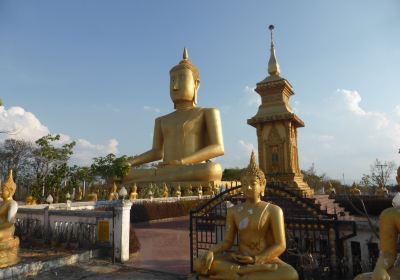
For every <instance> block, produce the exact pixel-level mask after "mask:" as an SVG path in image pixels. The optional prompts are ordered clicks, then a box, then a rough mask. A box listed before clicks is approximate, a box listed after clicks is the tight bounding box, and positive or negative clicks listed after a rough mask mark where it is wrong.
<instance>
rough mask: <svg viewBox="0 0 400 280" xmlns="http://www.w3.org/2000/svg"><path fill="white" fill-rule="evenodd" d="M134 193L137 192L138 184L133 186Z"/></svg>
mask: <svg viewBox="0 0 400 280" xmlns="http://www.w3.org/2000/svg"><path fill="white" fill-rule="evenodd" d="M132 192H133V193H135V192H137V186H136V183H135V184H133V186H132Z"/></svg>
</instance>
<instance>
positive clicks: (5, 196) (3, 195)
mask: <svg viewBox="0 0 400 280" xmlns="http://www.w3.org/2000/svg"><path fill="white" fill-rule="evenodd" d="M1 198H2V199H3V200H6V199H8V198H10V191H9V190H8V189H7V188H3V189H2V191H1Z"/></svg>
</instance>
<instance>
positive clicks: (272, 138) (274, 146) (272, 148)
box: [263, 125, 285, 173]
mask: <svg viewBox="0 0 400 280" xmlns="http://www.w3.org/2000/svg"><path fill="white" fill-rule="evenodd" d="M279 128H280V127H278V126H277V125H272V126H271V127H270V129H268V130H267V131H266V133H267V135H266V137H265V138H264V142H263V147H264V151H263V152H264V154H265V160H266V162H267V165H266V166H267V168H268V169H267V170H266V172H267V173H283V172H284V171H285V137H284V135H281V134H282V133H285V132H284V129H283V126H282V129H279ZM280 130H281V131H280Z"/></svg>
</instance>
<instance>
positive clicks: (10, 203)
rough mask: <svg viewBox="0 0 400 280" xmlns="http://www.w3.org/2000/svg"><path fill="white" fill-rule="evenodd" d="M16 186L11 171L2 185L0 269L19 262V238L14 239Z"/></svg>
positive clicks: (16, 206) (16, 208) (16, 207)
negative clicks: (14, 197)
mask: <svg viewBox="0 0 400 280" xmlns="http://www.w3.org/2000/svg"><path fill="white" fill-rule="evenodd" d="M16 188H17V185H16V184H15V183H14V180H13V175H12V170H10V173H9V174H8V178H7V181H6V182H5V183H4V184H3V185H2V189H1V197H2V198H3V201H2V202H1V204H0V268H4V267H7V266H11V265H14V264H16V263H18V262H19V257H18V249H19V238H18V237H14V231H15V226H14V223H15V216H16V214H17V210H18V204H17V202H16V201H15V200H13V198H12V197H13V195H14V193H15V190H16Z"/></svg>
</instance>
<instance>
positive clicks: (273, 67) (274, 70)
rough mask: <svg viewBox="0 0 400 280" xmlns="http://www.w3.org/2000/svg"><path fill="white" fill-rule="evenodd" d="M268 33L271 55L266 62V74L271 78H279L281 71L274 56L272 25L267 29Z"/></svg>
mask: <svg viewBox="0 0 400 280" xmlns="http://www.w3.org/2000/svg"><path fill="white" fill-rule="evenodd" d="M268 29H269V31H270V32H271V55H270V57H269V61H268V73H269V74H270V75H271V76H279V75H280V74H281V70H280V67H279V63H278V61H277V59H276V54H275V43H274V33H273V31H274V29H275V26H273V25H272V24H271V25H270V26H269V27H268Z"/></svg>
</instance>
